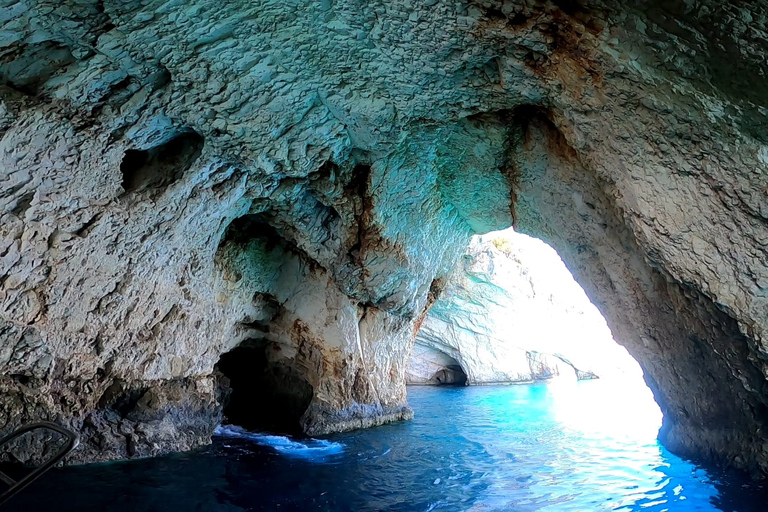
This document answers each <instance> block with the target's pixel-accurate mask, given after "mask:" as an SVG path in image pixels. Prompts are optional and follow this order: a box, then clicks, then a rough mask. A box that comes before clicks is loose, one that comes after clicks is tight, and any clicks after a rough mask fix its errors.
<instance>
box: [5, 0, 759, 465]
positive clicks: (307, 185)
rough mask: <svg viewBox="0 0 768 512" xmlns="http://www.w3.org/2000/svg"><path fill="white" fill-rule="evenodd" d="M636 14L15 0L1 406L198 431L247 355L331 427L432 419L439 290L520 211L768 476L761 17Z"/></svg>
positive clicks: (103, 451)
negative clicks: (481, 239) (428, 405)
mask: <svg viewBox="0 0 768 512" xmlns="http://www.w3.org/2000/svg"><path fill="white" fill-rule="evenodd" d="M625 4H626V3H625V2H618V1H607V0H606V1H598V0H595V1H593V2H589V3H588V4H583V5H582V4H580V3H578V2H571V1H567V2H565V1H557V2H554V1H553V2H538V1H527V2H502V1H497V0H479V1H468V0H458V1H455V2H442V1H441V2H438V1H435V0H414V1H405V0H402V1H388V2H357V1H354V0H340V1H330V0H327V1H319V2H284V1H267V0H260V1H254V2H216V1H213V0H191V1H184V2H181V1H173V0H172V1H167V0H145V1H143V2H137V1H114V0H80V1H74V0H64V1H57V2H49V1H46V0H2V3H0V24H2V25H1V26H0V80H1V81H2V83H3V84H4V85H3V88H2V91H1V92H0V99H1V101H0V135H1V136H2V139H1V140H0V212H2V217H1V218H0V234H1V235H0V322H2V325H0V333H2V334H0V343H1V345H0V349H1V352H0V371H1V372H2V379H0V386H1V390H2V397H1V398H0V423H1V424H4V425H5V427H4V428H5V429H8V428H11V427H13V426H15V425H18V424H19V423H22V422H24V421H28V420H30V419H33V418H50V419H55V420H58V421H62V422H65V423H68V424H70V425H72V426H74V427H75V428H77V429H78V430H79V431H80V432H82V434H83V437H84V442H83V445H82V449H81V450H80V451H78V452H77V455H76V456H75V459H74V460H101V459H108V458H115V457H127V456H140V455H151V454H156V453H161V452H163V451H167V450H175V449H184V448H187V447H190V446H194V445H197V444H200V443H203V442H206V441H207V439H208V438H209V436H210V433H211V431H212V430H213V427H214V425H215V423H216V422H217V421H218V418H219V417H220V415H221V405H220V404H221V403H222V400H223V396H224V395H226V394H228V393H230V391H231V394H232V396H234V394H235V393H236V392H237V390H236V389H235V390H230V389H227V388H228V386H231V384H232V382H242V381H243V379H242V376H241V375H239V374H238V372H237V371H235V375H229V376H227V375H226V373H227V372H228V371H229V373H232V371H233V370H232V369H231V368H230V369H229V370H227V368H226V367H227V366H228V365H227V364H226V358H224V359H222V355H223V354H227V353H230V352H232V351H233V350H234V349H236V348H237V347H238V346H240V347H241V348H242V349H243V350H245V349H246V348H247V349H248V350H251V351H255V352H251V355H253V360H254V361H259V365H260V366H259V368H261V370H260V371H261V373H260V375H259V377H258V379H257V380H258V381H259V382H263V383H269V382H273V383H274V382H277V383H280V382H282V383H284V384H283V385H285V387H287V388H288V390H287V393H288V395H290V396H291V397H293V398H292V400H295V401H296V403H301V400H302V398H301V397H302V396H304V392H303V391H302V390H304V389H308V388H307V386H309V387H311V389H312V398H311V400H310V404H309V406H308V407H307V410H306V411H305V412H304V413H303V414H302V415H301V417H300V418H299V419H298V421H299V423H300V427H301V428H303V429H304V430H305V431H307V432H326V431H331V430H339V429H345V428H353V427H357V426H365V425H370V424H375V423H379V422H382V421H387V420H390V419H395V418H403V417H407V416H408V414H409V411H408V410H407V407H406V406H405V388H404V373H405V361H406V359H407V355H408V353H409V351H410V345H411V344H412V339H413V333H414V331H415V330H416V329H417V328H418V326H419V325H420V323H421V321H422V320H423V316H424V314H425V310H426V308H427V307H428V306H429V304H430V303H432V302H434V300H435V299H436V298H437V295H438V294H439V291H440V289H441V287H442V283H444V279H445V277H446V276H447V274H448V273H449V271H450V269H451V268H452V267H453V266H454V265H455V263H456V261H457V259H458V255H460V254H461V252H462V251H463V249H464V248H465V247H466V245H467V243H468V240H469V238H470V236H471V235H472V234H474V233H482V232H485V231H489V230H492V229H497V228H501V227H506V226H508V225H509V224H510V223H511V222H512V220H513V217H516V220H517V222H518V224H519V226H520V227H521V229H524V230H525V231H527V232H529V233H531V234H534V235H536V236H541V237H543V238H544V239H545V240H547V241H548V242H550V243H551V244H552V245H554V246H555V247H556V248H557V249H558V251H560V253H561V255H562V256H563V258H564V260H565V261H566V263H567V264H568V265H569V267H570V268H571V270H572V271H573V272H574V274H575V275H576V277H577V278H578V279H579V281H580V282H581V283H582V284H583V285H584V286H585V288H586V290H587V292H588V294H589V295H590V297H591V298H592V299H593V300H594V301H596V303H597V304H598V305H599V307H600V308H601V310H602V311H603V313H604V314H605V315H606V317H607V319H608V321H609V324H610V325H611V327H612V328H613V330H614V333H615V334H616V337H617V339H618V340H619V341H621V342H622V343H624V344H625V345H626V346H627V347H628V348H629V349H630V350H631V351H632V353H633V354H634V355H635V356H637V358H638V359H639V360H640V361H641V363H642V364H643V367H644V369H645V371H646V375H647V376H648V380H649V383H650V384H651V386H652V387H653V389H654V392H655V393H656V397H657V399H658V400H659V402H660V404H661V406H662V408H663V409H664V412H665V429H664V432H663V439H664V440H665V441H666V442H667V443H668V445H669V446H670V447H672V448H673V449H676V450H677V451H678V452H681V453H687V454H698V455H703V456H708V457H710V458H713V459H716V460H720V461H725V462H729V463H733V464H736V465H738V466H740V467H748V468H751V469H755V470H757V468H759V467H762V468H763V469H765V468H768V444H766V443H765V438H764V434H763V431H764V429H765V427H766V425H765V424H766V422H768V387H767V384H766V376H768V364H767V363H766V361H768V351H767V350H766V345H767V344H768V338H767V336H768V295H767V294H768V292H767V291H766V290H767V289H768V270H767V266H766V250H767V249H766V247H767V244H768V227H767V224H766V219H767V218H768V197H767V196H766V194H767V193H768V173H767V172H766V166H767V165H768V146H766V145H765V144H766V143H768V133H766V130H765V126H766V125H765V113H766V111H765V109H764V107H765V105H764V101H765V98H766V94H765V93H766V91H767V90H768V87H766V84H767V83H768V82H766V79H765V78H764V77H765V68H766V63H765V55H764V40H765V36H766V20H767V18H766V4H765V2H763V1H758V2H752V3H750V4H742V3H736V2H733V3H722V2H716V1H714V0H703V1H691V2H683V1H672V2H666V1H665V2H661V1H650V0H649V1H645V2H640V3H635V4H633V5H632V6H627V5H625ZM243 343H244V344H245V345H241V344H243ZM259 351H261V352H259ZM220 359H221V360H222V365H220V366H221V367H220V368H218V370H215V367H216V366H217V363H219V361H220ZM222 374H223V376H222ZM227 382H229V383H230V384H229V385H227ZM286 383H289V384H286ZM264 385H266V384H264ZM271 391H275V393H273V394H277V395H279V394H280V393H282V392H283V391H284V390H271Z"/></svg>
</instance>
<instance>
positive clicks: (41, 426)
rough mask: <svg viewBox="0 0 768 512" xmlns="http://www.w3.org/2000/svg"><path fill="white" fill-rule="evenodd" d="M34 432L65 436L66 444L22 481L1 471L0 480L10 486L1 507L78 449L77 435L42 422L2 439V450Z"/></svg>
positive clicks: (27, 426)
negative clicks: (44, 431) (50, 431)
mask: <svg viewBox="0 0 768 512" xmlns="http://www.w3.org/2000/svg"><path fill="white" fill-rule="evenodd" d="M33 430H52V431H53V432H56V433H57V434H60V435H61V436H63V437H64V439H65V442H64V444H62V445H61V446H60V447H59V450H58V451H57V452H56V453H55V454H54V455H53V457H51V458H50V459H48V460H47V461H45V462H44V463H43V464H42V465H40V466H38V467H36V468H35V469H33V470H32V471H31V472H30V473H27V474H26V475H24V476H23V477H22V478H21V479H20V480H14V479H13V478H11V477H10V476H8V475H6V474H5V473H3V472H2V471H0V480H2V481H3V482H5V483H6V484H7V485H9V486H10V488H9V489H8V490H7V491H5V492H4V493H3V494H2V495H0V505H2V504H3V503H5V502H6V501H8V500H9V499H11V498H12V497H13V496H15V495H16V494H17V493H19V492H20V491H21V490H22V489H24V488H25V487H26V486H28V485H29V484H31V483H32V482H34V481H35V480H37V479H38V478H40V476H42V474H43V473H45V472H46V471H48V470H49V469H51V468H52V467H53V466H55V465H56V463H58V462H59V461H61V459H63V458H64V457H65V456H66V455H67V454H68V453H69V452H71V451H72V450H74V449H75V448H76V447H77V443H78V438H77V434H75V433H74V432H72V431H71V430H69V429H66V428H64V427H61V426H59V425H57V424H55V423H51V422H50V421H41V422H38V423H30V424H29V425H24V426H23V427H21V428H19V429H17V430H15V431H14V432H12V433H10V434H8V435H7V436H5V437H3V438H2V439H0V449H2V448H3V446H5V445H7V444H8V443H10V442H11V441H13V440H14V439H16V438H18V437H21V436H23V435H24V434H26V433H27V432H31V431H33Z"/></svg>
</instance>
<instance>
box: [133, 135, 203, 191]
mask: <svg viewBox="0 0 768 512" xmlns="http://www.w3.org/2000/svg"><path fill="white" fill-rule="evenodd" d="M202 151H203V137H202V136H201V135H200V134H198V133H197V132H194V131H191V130H190V131H185V132H182V133H180V134H179V135H177V136H175V137H173V138H172V139H170V140H168V141H167V142H165V143H163V144H160V145H158V146H155V147H152V148H149V149H146V150H141V149H129V150H127V151H126V152H125V156H123V161H122V163H121V164H120V172H121V173H122V175H123V181H122V186H123V190H125V192H126V193H132V192H141V191H144V190H148V189H155V190H157V189H161V188H164V187H166V186H168V185H170V184H171V183H173V182H175V181H176V180H178V179H179V178H181V176H182V175H183V173H184V172H185V171H186V170H187V169H189V168H190V167H191V166H192V164H193V163H194V162H195V160H197V158H198V157H199V156H200V154H201V153H202Z"/></svg>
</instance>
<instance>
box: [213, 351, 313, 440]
mask: <svg viewBox="0 0 768 512" xmlns="http://www.w3.org/2000/svg"><path fill="white" fill-rule="evenodd" d="M279 350H280V347H279V346H278V345H277V344H273V343H270V342H267V341H266V340H246V341H244V342H243V343H241V344H240V345H239V346H238V347H236V348H234V349H233V350H231V351H230V352H227V353H225V354H223V355H222V356H221V358H220V359H219V362H218V364H217V365H216V371H217V372H218V374H219V386H220V388H221V389H222V390H223V391H222V392H221V396H222V398H223V399H224V417H225V420H226V422H228V423H232V424H235V425H239V426H242V427H244V428H247V429H250V430H258V431H271V432H281V433H290V434H301V433H302V428H301V418H302V416H303V415H304V412H305V411H306V410H307V408H308V407H309V404H310V402H311V401H312V397H313V389H312V386H311V385H310V384H309V383H308V382H307V381H306V380H305V379H304V378H303V376H302V375H301V372H300V371H299V370H298V369H297V368H296V367H295V366H293V365H291V364H290V362H289V360H287V359H284V360H275V359H274V358H272V357H270V354H269V352H270V351H272V352H274V351H279Z"/></svg>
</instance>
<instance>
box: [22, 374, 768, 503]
mask: <svg viewBox="0 0 768 512" xmlns="http://www.w3.org/2000/svg"><path fill="white" fill-rule="evenodd" d="M646 391H647V390H646ZM408 393H409V402H410V403H411V406H412V407H413V409H414V411H415V414H416V416H415V419H414V420H413V421H408V422H401V423H396V424H391V425H385V426H382V427H378V428H373V429H368V430H361V431H356V432H350V433H345V434H337V435H333V436H328V437H325V438H323V439H296V438H287V437H284V436H277V435H269V434H258V433H251V432H247V431H244V430H242V429H239V428H237V427H233V426H224V427H220V428H219V429H218V431H217V436H216V438H215V440H214V443H213V445H212V446H210V447H207V448H204V449H201V450H197V451H194V452H190V453H185V454H178V455H172V456H168V457H161V458H156V459H148V460H140V461H132V462H122V463H112V464H99V465H91V466H85V467H76V468H64V469H57V470H54V471H53V472H52V473H50V474H48V475H47V476H46V477H44V478H43V479H42V480H40V481H38V482H36V483H35V484H33V486H31V487H30V488H29V489H28V490H27V491H26V492H25V493H24V494H22V495H20V496H18V497H16V498H14V500H13V501H12V502H10V503H9V505H8V510H9V511H10V510H17V511H36V510H51V511H54V510H55V511H69V510H71V511H119V512H120V511H158V512H159V511H174V512H175V511H185V512H186V511H200V512H204V511H228V512H230V511H231V512H235V511H262V510H268V511H310V510H318V511H354V512H363V511H423V512H427V511H475V512H490V511H517V512H531V511H539V510H541V511H589V512H592V511H609V510H618V511H634V510H637V511H649V512H650V511H653V512H661V511H718V510H720V511H727V512H735V511H738V512H752V511H755V512H757V511H760V512H763V511H765V510H768V505H766V491H765V489H764V488H763V487H762V486H761V485H760V484H756V483H752V482H749V481H746V480H740V479H738V478H737V477H733V476H725V475H723V474H719V473H717V472H714V471H707V470H705V469H704V468H702V467H699V466H696V465H694V464H692V463H690V462H687V461H684V460H682V459H680V458H678V457H676V456H674V455H672V454H670V453H668V452H667V451H666V450H665V449H664V448H663V447H661V446H660V445H659V444H658V442H657V441H656V437H655V436H656V431H657V429H658V425H659V412H658V409H657V408H656V407H655V404H654V403H653V402H652V400H650V403H649V398H648V396H649V395H647V394H646V395H642V393H641V394H640V395H637V394H632V393H629V394H626V392H624V391H622V390H621V389H620V388H617V387H616V386H615V385H613V384H612V383H610V382H603V381H599V380H598V381H587V382H579V383H569V384H565V385H530V386H502V387H466V388H465V387H462V388H446V387H442V388H427V387H425V388H409V392H408Z"/></svg>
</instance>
